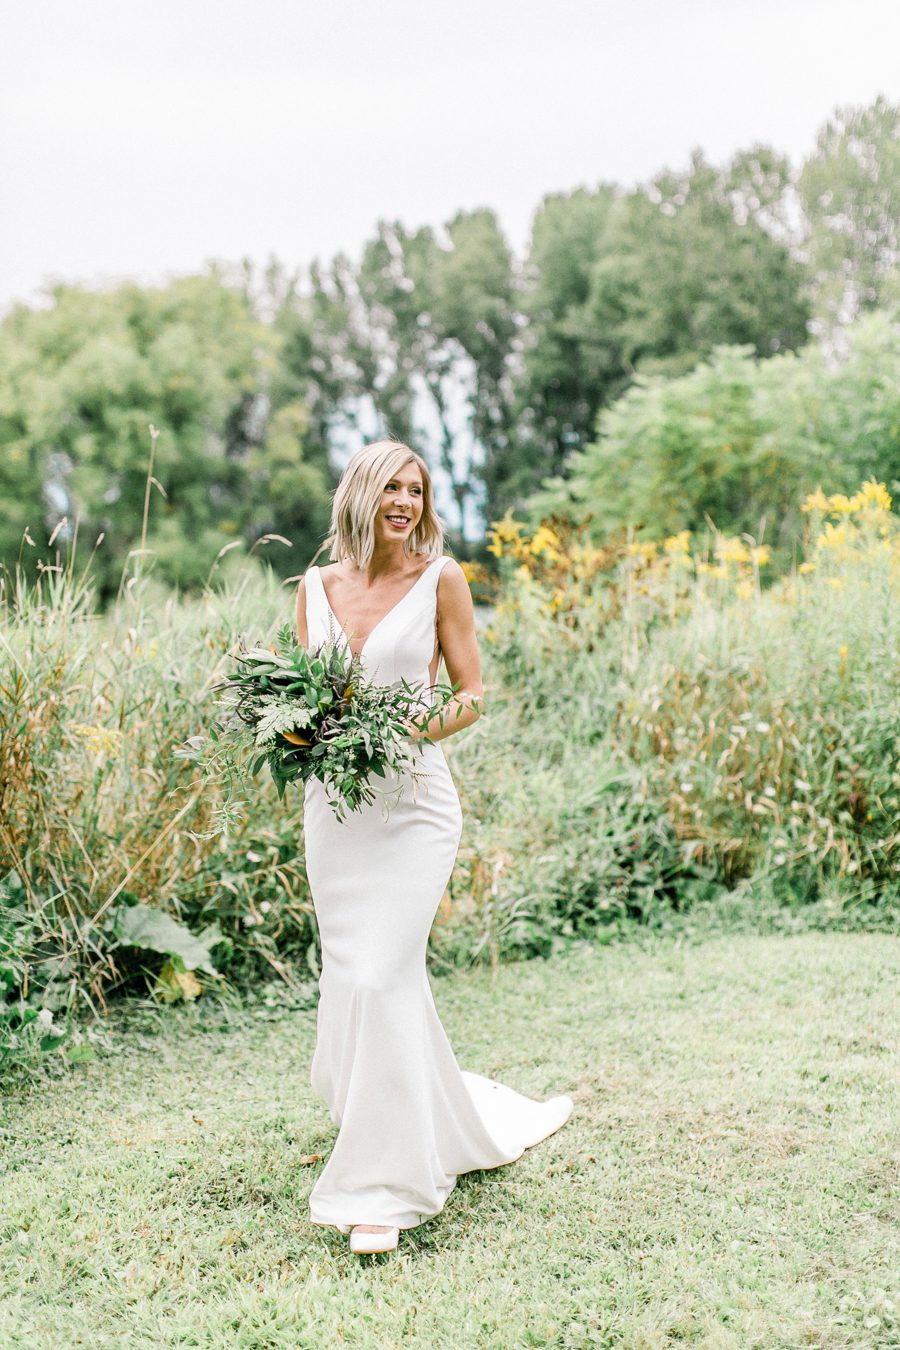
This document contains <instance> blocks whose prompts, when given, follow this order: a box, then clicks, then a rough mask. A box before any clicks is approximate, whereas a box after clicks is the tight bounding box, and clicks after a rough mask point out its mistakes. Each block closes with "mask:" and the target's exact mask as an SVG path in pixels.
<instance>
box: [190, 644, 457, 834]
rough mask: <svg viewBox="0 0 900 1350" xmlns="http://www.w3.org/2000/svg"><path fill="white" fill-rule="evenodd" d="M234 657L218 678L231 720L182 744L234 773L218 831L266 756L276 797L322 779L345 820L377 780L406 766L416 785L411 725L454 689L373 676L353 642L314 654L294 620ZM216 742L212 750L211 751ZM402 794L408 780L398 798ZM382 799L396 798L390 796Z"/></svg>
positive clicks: (368, 797)
mask: <svg viewBox="0 0 900 1350" xmlns="http://www.w3.org/2000/svg"><path fill="white" fill-rule="evenodd" d="M234 658H235V660H236V661H237V663H238V669H237V670H235V671H234V672H233V673H231V674H230V675H229V676H228V677H227V678H226V679H224V680H222V681H220V682H219V683H218V684H216V685H214V686H213V689H214V690H215V691H217V692H221V694H222V697H221V698H220V699H219V703H220V705H221V706H222V707H224V708H225V710H226V715H225V718H224V719H223V720H222V721H220V722H218V723H216V724H214V725H213V726H212V727H211V728H210V731H209V742H208V743H207V742H205V740H204V738H203V737H193V736H192V737H190V739H189V740H188V741H187V742H186V744H185V746H184V747H182V749H181V750H180V751H177V752H176V753H177V754H180V755H181V756H182V757H184V758H190V759H193V760H194V761H195V762H196V763H199V764H200V765H201V766H202V768H203V770H204V771H205V774H206V777H207V779H217V780H219V781H221V780H222V779H223V778H225V779H227V794H226V800H225V804H224V806H223V807H222V809H221V810H220V812H219V820H220V824H219V828H217V829H216V830H213V831H212V833H213V834H218V833H222V832H223V830H224V829H227V826H228V823H229V821H231V820H233V819H234V817H235V814H236V811H235V806H236V798H235V789H236V787H237V786H238V785H239V784H240V785H241V786H244V785H246V783H247V781H248V778H249V777H255V776H256V775H257V774H258V773H259V771H260V770H261V769H262V767H263V765H264V764H268V766H269V769H270V771H271V774H272V778H273V779H274V782H275V786H276V788H277V791H278V797H279V799H282V798H283V797H284V793H285V789H286V787H287V785H288V784H289V783H293V782H295V781H297V780H298V779H299V780H300V781H301V782H303V783H304V784H305V783H306V782H307V780H308V779H310V778H318V779H319V781H320V782H321V783H322V784H323V785H324V787H325V789H326V793H327V796H328V800H329V804H330V805H331V807H332V809H333V810H334V812H335V815H336V816H337V819H338V820H344V819H345V818H346V816H347V814H348V813H349V812H351V811H358V810H359V809H360V808H361V807H362V806H363V805H364V804H368V803H371V802H373V801H374V800H375V795H376V791H375V785H374V783H373V782H372V779H373V778H381V779H385V780H386V779H387V775H388V773H389V772H391V771H392V772H393V773H394V774H397V775H400V774H404V773H406V774H408V775H409V776H410V777H411V778H412V781H413V788H414V790H415V785H416V783H417V781H418V779H419V778H420V777H422V776H423V770H422V768H421V763H420V752H419V749H418V747H417V745H416V743H415V741H413V740H412V739H411V737H410V729H411V727H415V726H419V727H421V726H423V725H424V721H425V716H427V717H428V718H431V717H432V716H434V715H435V714H437V715H438V716H441V715H442V713H443V710H444V708H445V707H446V705H447V704H448V703H449V702H450V700H451V699H452V697H453V694H454V692H455V689H456V686H455V685H454V686H451V685H431V686H424V685H419V684H416V685H412V684H410V683H409V682H408V681H406V680H401V681H399V682H398V683H397V684H394V685H378V684H375V683H374V682H373V681H371V680H369V679H367V678H366V672H365V667H364V666H363V664H362V662H361V660H360V658H359V657H358V656H354V655H353V653H352V652H351V651H350V649H349V647H347V646H345V645H343V644H339V643H338V642H336V641H334V640H329V641H328V642H326V643H323V644H322V645H321V646H320V647H318V648H316V649H315V650H314V651H312V652H308V651H307V650H306V649H305V648H304V647H302V646H300V645H299V644H298V642H297V640H296V637H295V635H294V634H293V632H292V631H291V629H290V627H289V625H287V624H285V625H284V626H283V627H282V628H281V629H280V630H279V631H278V634H277V636H276V645H275V646H268V647H264V646H252V647H248V646H247V645H246V644H245V643H244V641H243V639H241V641H240V643H239V647H238V650H237V652H236V653H234ZM426 694H430V698H426ZM210 744H211V747H212V753H211V754H209V753H206V754H204V751H205V750H208V749H209V746H210ZM248 762H249V773H248ZM401 792H402V784H400V785H398V786H397V797H398V798H399V795H400V793H401ZM385 800H386V802H387V803H388V805H389V803H390V794H385Z"/></svg>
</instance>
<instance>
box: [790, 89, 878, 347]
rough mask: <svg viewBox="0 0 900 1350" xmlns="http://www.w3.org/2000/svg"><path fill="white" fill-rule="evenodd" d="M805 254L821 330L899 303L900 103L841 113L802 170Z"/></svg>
mask: <svg viewBox="0 0 900 1350" xmlns="http://www.w3.org/2000/svg"><path fill="white" fill-rule="evenodd" d="M799 192H800V199H801V202H802V206H803V210H804V212H805V241H804V246H803V257H804V259H805V260H806V262H807V263H808V268H809V273H810V278H809V287H810V293H811V296H812V302H813V307H814V309H815V317H816V322H817V327H818V330H819V331H820V332H823V333H828V332H830V331H832V330H834V329H835V328H836V327H840V326H842V325H846V324H848V323H851V322H852V321H853V319H854V318H855V317H856V315H857V314H859V313H860V312H861V311H864V310H870V309H877V308H879V307H885V308H890V307H893V306H896V304H897V303H898V301H900V283H898V279H897V263H898V259H900V253H898V230H900V105H897V104H892V103H889V102H888V101H887V99H885V98H883V97H879V98H877V99H876V100H875V102H874V103H872V104H870V105H869V106H868V107H863V108H860V107H851V108H838V109H837V110H836V112H835V114H834V116H833V117H832V118H831V120H830V121H829V122H827V123H826V125H825V126H824V127H823V128H822V130H821V131H820V132H819V135H818V138H817V141H816V149H815V151H814V153H813V154H812V155H811V156H810V157H809V159H808V160H807V161H806V163H805V164H804V166H803V170H802V172H801V174H800V180H799Z"/></svg>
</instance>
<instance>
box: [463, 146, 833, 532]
mask: <svg viewBox="0 0 900 1350" xmlns="http://www.w3.org/2000/svg"><path fill="white" fill-rule="evenodd" d="M786 179H787V169H786V165H785V163H784V161H783V160H781V159H780V158H779V157H778V156H776V155H775V154H774V152H772V151H769V150H767V149H766V148H765V147H755V149H754V151H753V152H748V153H747V154H746V155H744V156H739V157H737V158H736V159H735V160H734V161H732V163H731V164H730V165H726V166H725V167H724V168H722V169H715V168H713V167H711V166H710V165H708V164H707V163H706V162H705V160H704V159H703V157H702V156H701V155H699V154H695V155H694V157H693V158H692V161H691V163H690V166H689V167H688V169H687V170H686V171H685V172H683V173H680V174H675V173H664V174H660V175H659V176H657V178H655V179H654V180H653V181H652V182H650V183H648V184H647V185H645V186H644V187H643V188H640V189H638V190H636V191H634V192H631V193H624V192H622V191H620V190H617V189H615V188H612V187H610V186H603V187H601V188H599V189H598V190H597V192H595V193H588V192H585V191H580V192H577V193H573V194H572V195H571V196H568V197H565V196H561V197H553V198H547V199H546V200H545V202H544V203H543V206H542V208H541V210H540V211H539V213H538V215H537V217H536V219H535V223H534V232H533V238H532V247H531V253H530V257H529V263H528V269H527V272H526V294H525V300H524V306H525V309H526V312H527V313H528V315H529V317H530V320H531V323H530V327H529V330H528V333H527V337H526V351H525V357H524V361H523V370H522V377H521V380H520V382H519V389H518V399H517V405H516V406H517V409H518V413H519V419H518V428H517V441H516V444H515V448H514V450H513V452H512V453H511V454H510V455H509V456H508V459H509V463H508V466H501V467H499V468H498V467H494V466H490V472H491V476H490V481H491V483H492V486H493V488H494V492H493V496H492V499H491V507H492V509H493V512H494V513H495V514H496V513H499V512H501V511H502V510H503V509H506V508H507V507H511V506H512V507H516V506H521V505H522V503H523V501H524V500H525V498H526V497H527V495H528V494H529V492H531V491H534V490H535V489H536V488H537V486H538V485H539V483H540V482H541V481H542V480H543V479H544V478H546V477H547V476H548V475H550V476H552V475H559V474H560V473H563V474H564V473H565V472H566V462H567V459H568V456H569V455H571V454H572V453H574V452H576V451H577V450H578V449H580V448H583V446H584V445H585V444H586V443H587V441H588V439H589V437H590V435H591V433H592V430H593V426H594V422H595V419H596V415H597V412H598V410H599V409H600V408H601V407H604V406H608V405H609V404H610V403H611V402H612V401H613V400H615V399H616V398H617V397H618V396H619V395H620V394H621V393H622V392H623V391H624V390H625V389H626V388H627V387H628V385H629V383H630V382H631V381H632V380H633V379H634V378H635V377H636V376H637V375H640V374H653V373H668V374H679V373H683V372H685V371H688V370H690V369H691V368H692V367H693V366H695V365H696V364H697V362H698V361H700V360H702V359H703V357H705V356H707V355H708V354H709V353H710V352H711V351H712V350H713V348H714V347H716V346H718V345H723V344H729V345H746V344H750V345H752V347H753V349H754V351H756V352H757V353H758V354H759V355H761V356H768V355H770V354H772V353H773V352H777V351H784V350H791V349H794V348H796V347H798V346H800V345H801V344H802V343H803V342H804V341H805V340H806V337H807V319H808V308H807V305H806V303H805V302H804V300H803V298H802V288H803V273H802V269H801V267H800V265H799V264H798V263H796V262H795V261H794V260H793V259H792V258H791V256H790V253H789V251H788V248H787V245H786V242H784V241H782V240H780V239H777V238H774V237H773V235H772V233H770V232H769V231H770V229H775V228H781V226H782V225H783V219H782V196H783V194H784V191H785V185H786Z"/></svg>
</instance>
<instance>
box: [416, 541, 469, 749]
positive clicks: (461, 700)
mask: <svg viewBox="0 0 900 1350" xmlns="http://www.w3.org/2000/svg"><path fill="white" fill-rule="evenodd" d="M437 637H438V643H439V644H440V649H441V652H442V654H443V657H444V664H445V665H446V667H447V674H448V675H449V677H450V683H451V684H456V683H457V681H458V682H459V688H458V689H457V691H456V693H455V694H454V695H453V698H452V699H451V700H450V702H449V703H448V704H447V705H446V706H445V707H444V708H442V709H440V711H437V710H436V711H435V712H434V714H433V715H432V716H431V717H429V718H428V719H427V721H425V722H424V724H423V725H422V726H421V728H420V729H418V730H417V731H413V733H412V735H413V739H414V740H419V739H420V738H425V739H427V740H429V741H442V740H444V738H445V737H447V736H452V735H453V733H454V731H462V729H463V727H468V726H471V725H472V723H473V722H477V721H478V718H479V717H480V716H481V712H482V710H483V708H484V686H483V685H482V683H481V658H480V656H479V654H478V639H477V637H476V635H475V606H474V605H473V603H472V595H471V592H470V591H469V583H468V582H467V581H466V574H465V572H464V571H463V570H462V568H461V567H460V565H459V563H458V562H456V561H455V559H451V560H450V562H448V563H446V564H445V565H444V567H443V568H442V569H441V575H440V576H439V577H438V584H437Z"/></svg>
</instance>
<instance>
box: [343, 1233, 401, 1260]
mask: <svg viewBox="0 0 900 1350" xmlns="http://www.w3.org/2000/svg"><path fill="white" fill-rule="evenodd" d="M399 1241H400V1229H399V1228H389V1229H388V1230H387V1232H386V1233H364V1232H363V1231H362V1230H361V1229H360V1228H359V1227H358V1226H357V1227H356V1228H352V1229H351V1230H350V1250H351V1252H355V1253H356V1255H357V1256H370V1255H372V1254H374V1253H375V1252H392V1251H394V1249H395V1248H396V1246H397V1244H398V1242H399Z"/></svg>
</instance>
